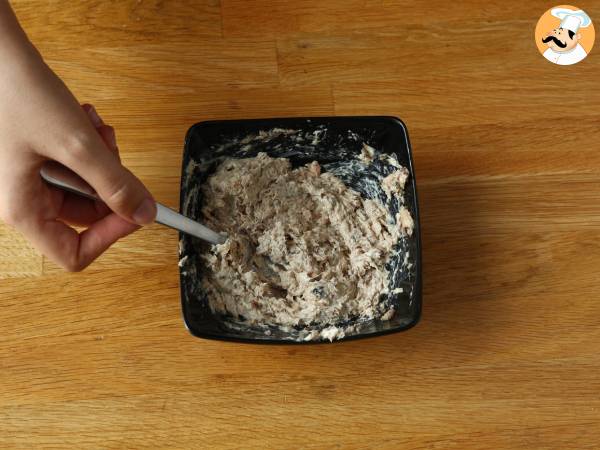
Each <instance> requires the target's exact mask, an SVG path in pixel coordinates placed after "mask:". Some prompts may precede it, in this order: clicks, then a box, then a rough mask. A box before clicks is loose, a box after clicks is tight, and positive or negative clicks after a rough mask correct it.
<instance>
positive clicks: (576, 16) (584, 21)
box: [550, 8, 592, 33]
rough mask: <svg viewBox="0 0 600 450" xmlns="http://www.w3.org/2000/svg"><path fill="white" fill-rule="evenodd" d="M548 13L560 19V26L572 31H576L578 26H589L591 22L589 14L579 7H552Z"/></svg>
mask: <svg viewBox="0 0 600 450" xmlns="http://www.w3.org/2000/svg"><path fill="white" fill-rule="evenodd" d="M550 13H551V14H552V15H553V16H554V17H557V18H559V19H560V20H561V22H560V28H563V29H565V30H571V31H572V32H573V33H577V31H578V30H579V28H580V27H582V28H586V27H589V26H590V24H591V23H592V19H590V16H588V15H587V14H586V13H585V12H584V11H582V10H581V9H578V10H573V9H569V8H552V11H550Z"/></svg>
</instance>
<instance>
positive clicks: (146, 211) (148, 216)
mask: <svg viewBox="0 0 600 450" xmlns="http://www.w3.org/2000/svg"><path fill="white" fill-rule="evenodd" d="M155 218H156V204H155V203H154V202H153V201H152V200H150V199H149V198H147V199H145V200H144V201H143V202H142V203H140V206H138V208H137V209H136V210H135V212H134V213H133V217H132V219H133V221H134V222H135V223H137V224H138V225H148V224H149V223H152V222H154V219H155Z"/></svg>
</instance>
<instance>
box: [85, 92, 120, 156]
mask: <svg viewBox="0 0 600 450" xmlns="http://www.w3.org/2000/svg"><path fill="white" fill-rule="evenodd" d="M81 107H82V108H83V110H84V111H85V113H86V114H87V116H88V117H89V119H90V122H91V123H92V125H94V128H96V131H97V132H98V134H99V135H100V137H101V138H102V140H103V141H104V143H105V144H106V146H107V147H108V149H109V150H110V151H112V152H113V153H114V154H115V155H117V158H119V161H121V156H120V155H119V148H118V147H117V136H116V134H115V129H114V128H113V127H111V126H110V125H106V124H105V123H104V120H103V119H102V117H100V115H99V114H98V111H96V108H95V107H94V106H93V105H90V104H89V103H84V104H83V105H81Z"/></svg>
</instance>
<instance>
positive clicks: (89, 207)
mask: <svg viewBox="0 0 600 450" xmlns="http://www.w3.org/2000/svg"><path fill="white" fill-rule="evenodd" d="M110 212H111V211H110V209H108V207H107V206H106V205H105V204H104V203H102V202H98V201H94V200H89V199H87V198H83V197H81V196H79V195H76V194H71V193H66V194H65V195H64V198H63V200H62V205H61V207H60V210H59V212H58V219H59V220H61V221H62V222H65V223H67V224H69V225H75V226H82V227H87V226H90V225H92V224H93V223H94V222H97V221H98V220H100V219H102V218H104V217H106V216H107V215H108V214H109V213H110Z"/></svg>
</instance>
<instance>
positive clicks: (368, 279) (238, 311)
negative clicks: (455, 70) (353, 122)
mask: <svg viewBox="0 0 600 450" xmlns="http://www.w3.org/2000/svg"><path fill="white" fill-rule="evenodd" d="M374 155H375V151H374V149H372V148H371V147H369V146H367V145H365V146H364V148H363V152H362V154H361V156H360V162H359V161H357V163H358V164H365V165H368V164H370V163H371V162H372V161H373V158H374ZM380 157H385V158H389V159H393V158H391V157H390V156H389V155H380ZM393 163H394V167H396V168H397V170H396V171H394V172H392V173H391V174H390V175H388V176H387V177H385V178H384V179H383V180H381V187H382V189H383V190H384V191H385V192H386V194H387V195H389V196H391V195H397V196H402V195H403V190H404V184H405V183H406V180H407V178H408V174H409V172H408V170H407V169H406V168H404V167H402V166H401V165H400V164H399V163H398V162H397V161H396V160H395V159H393ZM202 191H203V198H204V201H205V203H204V205H203V208H202V213H203V216H204V219H205V222H206V224H207V225H208V226H212V227H214V228H215V229H219V230H222V231H223V232H226V233H227V235H228V236H229V239H228V240H227V242H225V243H224V244H222V245H216V246H213V247H211V248H210V249H209V250H207V251H206V252H205V253H203V254H202V255H201V257H202V258H203V259H204V260H205V261H206V263H207V268H208V270H207V273H206V276H204V277H203V278H202V287H203V288H204V289H205V290H206V291H207V294H208V300H209V305H210V308H211V310H212V311H213V312H216V313H220V314H225V315H231V316H233V317H234V318H243V323H244V324H245V325H248V326H259V327H278V328H280V329H282V330H289V329H291V328H292V327H306V332H305V333H301V338H302V339H304V340H319V339H328V340H330V341H333V340H334V339H340V338H342V337H344V336H345V333H346V332H347V331H348V330H349V329H351V328H352V326H353V325H346V326H336V325H335V324H339V323H344V322H347V323H352V321H353V320H354V321H356V320H369V319H382V320H389V319H391V318H392V317H393V316H394V309H393V307H390V306H389V305H387V304H385V303H384V302H382V301H381V298H382V295H383V294H386V293H388V285H389V279H390V273H389V271H388V269H387V268H386V265H387V262H388V260H389V258H390V256H391V254H392V249H393V247H394V245H395V244H396V243H397V242H398V239H399V238H400V237H402V236H405V235H410V234H412V231H413V226H414V224H413V220H412V218H411V215H410V212H409V211H408V210H407V209H406V208H405V207H404V206H402V207H401V208H400V210H399V212H398V214H396V217H391V216H390V214H389V212H388V210H387V209H386V207H385V206H384V205H382V204H381V203H380V202H379V201H377V200H374V199H368V198H363V197H361V195H360V194H359V193H358V192H356V191H354V190H353V189H351V188H349V187H347V186H346V185H345V184H344V183H343V182H342V181H341V180H340V179H339V178H338V177H336V176H335V175H334V174H332V173H322V172H321V168H320V166H319V164H318V163H317V162H312V163H310V164H308V165H306V166H303V167H299V168H296V169H292V167H291V164H290V162H289V161H288V160H287V159H285V158H271V157H269V156H267V155H266V154H265V153H259V154H258V156H256V157H254V158H245V159H233V158H232V159H226V160H225V161H223V162H222V163H221V164H220V165H219V167H218V168H217V170H216V172H215V173H214V174H213V175H212V176H210V177H209V178H208V180H207V181H206V184H205V185H204V186H203V187H202ZM267 333H268V332H267Z"/></svg>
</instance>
